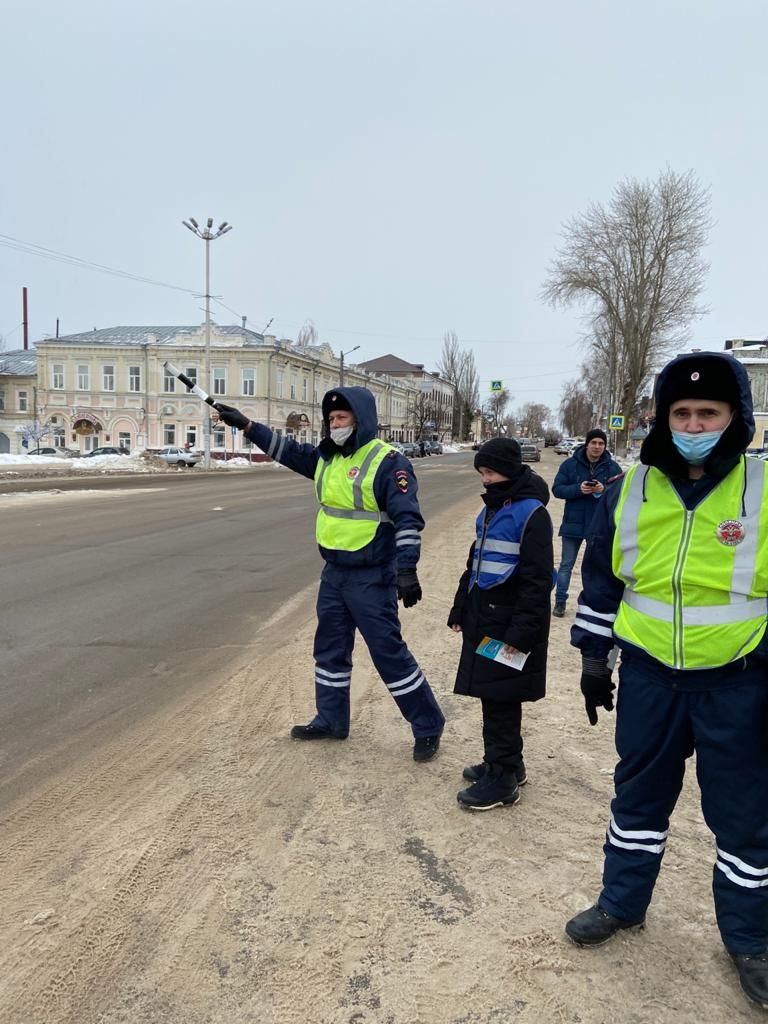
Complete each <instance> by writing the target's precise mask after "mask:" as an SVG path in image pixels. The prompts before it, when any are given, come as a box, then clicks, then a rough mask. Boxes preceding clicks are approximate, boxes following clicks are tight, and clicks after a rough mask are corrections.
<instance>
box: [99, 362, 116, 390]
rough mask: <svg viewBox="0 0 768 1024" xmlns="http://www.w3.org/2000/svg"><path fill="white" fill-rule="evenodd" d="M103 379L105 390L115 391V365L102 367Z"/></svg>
mask: <svg viewBox="0 0 768 1024" xmlns="http://www.w3.org/2000/svg"><path fill="white" fill-rule="evenodd" d="M101 373H102V376H101V380H102V385H101V386H102V390H103V391H114V390H115V368H114V366H102V368H101Z"/></svg>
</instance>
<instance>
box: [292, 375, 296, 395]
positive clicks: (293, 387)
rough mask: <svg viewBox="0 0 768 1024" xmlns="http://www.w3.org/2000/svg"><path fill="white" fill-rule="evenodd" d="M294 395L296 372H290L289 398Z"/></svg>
mask: <svg viewBox="0 0 768 1024" xmlns="http://www.w3.org/2000/svg"><path fill="white" fill-rule="evenodd" d="M295 397H296V374H295V373H292V374H291V398H295Z"/></svg>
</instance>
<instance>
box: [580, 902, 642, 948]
mask: <svg viewBox="0 0 768 1024" xmlns="http://www.w3.org/2000/svg"><path fill="white" fill-rule="evenodd" d="M644 927H645V918H643V919H642V921H623V920H622V919H621V918H620V917H614V916H613V914H609V913H608V912H607V911H606V910H602V909H601V908H600V907H598V906H594V907H590V908H589V910H583V911H582V912H581V913H580V914H577V915H576V917H572V918H571V920H570V921H569V922H568V924H567V925H566V926H565V934H566V935H567V936H568V938H569V939H570V940H571V941H572V942H575V943H576V945H577V946H602V944H603V943H604V942H607V941H608V939H612V938H613V936H614V935H615V934H616V932H620V931H621V930H622V929H624V928H644Z"/></svg>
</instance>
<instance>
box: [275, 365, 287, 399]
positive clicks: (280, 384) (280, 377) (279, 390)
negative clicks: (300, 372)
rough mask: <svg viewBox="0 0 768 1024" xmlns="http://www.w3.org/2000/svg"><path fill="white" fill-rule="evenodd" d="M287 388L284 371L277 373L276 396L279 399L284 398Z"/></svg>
mask: <svg viewBox="0 0 768 1024" xmlns="http://www.w3.org/2000/svg"><path fill="white" fill-rule="evenodd" d="M284 387H285V373H284V372H283V370H278V371H277V383H276V386H275V395H276V396H277V398H282V397H283V388H284Z"/></svg>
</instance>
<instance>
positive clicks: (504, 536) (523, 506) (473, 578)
mask: <svg viewBox="0 0 768 1024" xmlns="http://www.w3.org/2000/svg"><path fill="white" fill-rule="evenodd" d="M537 508H541V502H540V501H537V500H536V498H523V500H522V501H514V502H510V503H509V504H508V505H502V506H501V508H500V509H498V511H497V512H496V513H495V515H494V516H493V518H492V519H491V521H490V522H487V520H486V514H485V511H486V510H485V509H483V511H482V512H481V513H480V515H479V516H478V517H477V522H476V524H475V528H476V531H477V539H476V541H475V554H474V558H473V559H472V571H471V573H470V576H469V589H470V590H471V589H472V587H473V586H474V585H475V584H477V585H478V587H480V589H481V590H490V589H491V587H498V586H499V585H500V584H502V583H505V582H506V581H507V580H508V579H509V578H510V577H511V576H513V575H514V574H515V573H516V572H517V567H518V565H519V564H520V542H521V541H522V539H523V533H524V532H525V527H526V524H527V522H528V520H529V519H530V517H531V515H532V514H533V513H534V512H535V511H536V509H537Z"/></svg>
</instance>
